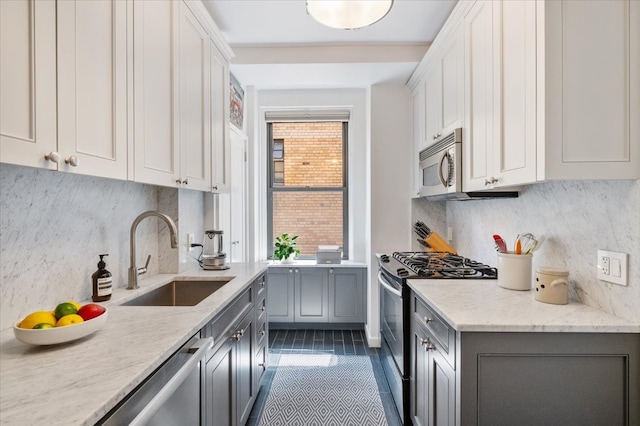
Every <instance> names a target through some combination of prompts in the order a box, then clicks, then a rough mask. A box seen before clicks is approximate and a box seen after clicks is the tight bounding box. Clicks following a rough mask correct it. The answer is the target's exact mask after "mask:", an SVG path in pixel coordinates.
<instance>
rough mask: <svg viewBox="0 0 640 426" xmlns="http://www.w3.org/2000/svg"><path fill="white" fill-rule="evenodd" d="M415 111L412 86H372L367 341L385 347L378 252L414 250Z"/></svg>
mask: <svg viewBox="0 0 640 426" xmlns="http://www.w3.org/2000/svg"><path fill="white" fill-rule="evenodd" d="M411 107H412V104H411V94H410V92H409V89H408V88H407V87H406V86H403V85H374V86H371V89H370V112H371V116H370V121H371V127H370V129H371V130H370V131H371V145H370V149H369V175H370V179H369V182H368V194H369V197H370V202H369V205H370V222H369V224H368V227H369V241H370V244H369V247H368V249H369V250H368V258H367V262H368V263H369V265H370V267H369V290H368V293H369V297H368V299H369V300H368V306H367V337H368V339H369V342H370V343H372V344H376V346H379V344H380V308H379V307H380V298H379V291H378V277H377V276H378V268H377V258H376V253H392V252H394V251H399V250H408V249H409V248H410V247H411V201H410V197H411V189H412V185H411V182H412V170H411V168H410V167H407V165H408V164H410V162H411V156H412V154H413V151H412V144H411V140H412V134H411V129H412V128H413V126H412V124H411V123H412V109H411Z"/></svg>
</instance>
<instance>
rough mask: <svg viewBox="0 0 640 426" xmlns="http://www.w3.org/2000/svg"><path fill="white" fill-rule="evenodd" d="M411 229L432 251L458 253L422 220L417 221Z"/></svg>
mask: <svg viewBox="0 0 640 426" xmlns="http://www.w3.org/2000/svg"><path fill="white" fill-rule="evenodd" d="M413 230H414V231H415V233H416V234H417V235H418V236H419V237H420V238H422V240H423V241H424V242H425V243H426V244H427V245H428V246H429V247H430V248H431V249H432V250H433V251H438V252H446V253H451V254H458V252H457V251H456V250H455V249H454V248H453V247H451V246H450V245H449V244H448V243H447V242H446V241H445V239H444V238H442V237H441V236H440V235H439V234H438V233H436V232H433V231H432V230H431V229H430V228H429V227H428V226H427V225H425V224H424V223H423V222H420V221H417V222H416V223H415V225H414V226H413Z"/></svg>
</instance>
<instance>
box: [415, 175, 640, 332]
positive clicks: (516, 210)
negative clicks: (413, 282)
mask: <svg viewBox="0 0 640 426" xmlns="http://www.w3.org/2000/svg"><path fill="white" fill-rule="evenodd" d="M443 204H444V203H442V202H436V203H431V202H428V201H426V200H424V199H416V200H413V209H412V210H413V217H412V220H413V221H414V222H415V221H416V220H422V221H424V222H425V223H427V224H430V223H433V224H434V225H433V228H434V229H435V230H437V231H438V232H442V233H443V235H446V234H444V232H445V230H446V227H447V226H449V227H451V228H452V230H453V245H454V247H456V249H457V250H458V252H459V253H460V254H462V255H464V256H467V257H470V258H473V259H475V260H479V261H482V262H485V263H488V264H489V265H496V263H497V258H496V252H495V249H494V244H493V239H492V235H493V234H500V235H501V236H502V237H503V238H505V239H506V240H507V242H509V243H513V242H514V241H515V238H516V236H517V235H518V233H521V232H532V233H533V234H534V235H536V236H544V237H545V239H546V240H545V241H544V243H543V244H542V245H541V246H540V248H539V249H538V250H537V251H536V253H535V254H534V257H533V266H534V270H535V267H537V266H556V267H564V268H567V269H568V270H569V271H570V298H571V299H573V300H576V301H580V302H582V303H585V304H587V305H590V306H593V307H596V308H599V309H601V310H603V311H606V312H609V313H611V314H614V315H616V316H619V317H621V318H625V319H628V320H632V321H640V181H637V180H636V181H628V180H624V181H623V180H616V181H558V182H544V183H539V184H536V185H530V186H527V187H526V188H525V189H524V190H523V191H522V192H521V193H520V197H519V198H516V199H497V200H477V201H462V202H459V201H458V202H455V201H449V202H447V203H446V206H445V205H443ZM443 216H446V225H444V224H443V219H442V217H443ZM414 248H415V247H414ZM597 249H605V250H612V251H617V252H623V253H628V254H629V269H628V270H629V285H628V286H626V287H622V286H618V285H615V284H610V283H606V282H602V281H599V280H598V279H597V278H596V264H597V260H596V257H597V256H596V250H597Z"/></svg>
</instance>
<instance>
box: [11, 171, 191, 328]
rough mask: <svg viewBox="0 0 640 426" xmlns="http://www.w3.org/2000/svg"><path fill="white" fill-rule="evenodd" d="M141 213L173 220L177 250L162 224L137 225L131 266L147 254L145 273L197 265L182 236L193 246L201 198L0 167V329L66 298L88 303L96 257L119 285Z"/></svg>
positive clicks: (182, 192)
mask: <svg viewBox="0 0 640 426" xmlns="http://www.w3.org/2000/svg"><path fill="white" fill-rule="evenodd" d="M146 210H160V211H162V212H165V213H167V214H169V216H170V217H171V218H173V219H174V221H175V222H176V226H177V227H178V236H179V243H180V245H179V249H178V250H175V249H171V248H170V246H169V237H168V235H165V234H168V230H167V227H166V225H165V224H164V222H162V221H160V220H157V219H153V218H149V219H145V220H144V221H143V222H141V223H140V225H139V226H138V230H137V232H136V236H137V241H136V242H137V262H138V263H139V265H138V266H140V265H141V264H143V263H144V261H145V260H146V257H147V255H148V254H150V255H151V262H150V265H149V272H148V274H149V275H153V274H156V273H158V272H182V271H184V270H187V269H190V268H192V267H195V266H197V262H196V260H195V257H196V256H197V252H195V251H193V252H190V253H189V252H187V233H194V236H195V237H196V242H198V240H199V239H201V236H202V234H203V219H202V216H203V195H202V193H200V192H196V191H191V190H182V189H181V190H178V189H174V188H162V189H160V188H158V187H155V186H152V185H144V184H139V183H135V182H128V181H118V180H111V179H103V178H96V177H91V176H82V175H75V174H72V173H63V172H52V171H48V170H40V169H33V168H27V167H21V166H14V165H9V164H0V304H1V309H0V329H5V328H9V327H11V325H12V324H13V323H14V322H15V321H17V320H19V319H20V318H21V317H22V316H24V315H25V314H27V313H29V312H31V311H35V310H43V309H52V308H53V307H55V305H56V303H59V302H61V301H64V300H67V299H73V300H78V301H83V300H89V299H90V298H91V275H92V274H93V273H94V272H95V271H96V269H97V266H96V265H97V263H98V260H99V258H98V254H103V253H108V254H109V256H108V257H107V258H105V261H106V263H107V270H109V271H110V272H111V273H112V274H113V284H114V286H116V287H126V286H127V270H128V268H129V251H130V250H129V232H130V229H131V224H132V222H133V220H134V219H135V218H136V216H137V215H139V214H140V213H142V212H144V211H146ZM192 255H193V256H192ZM159 264H160V265H162V267H159Z"/></svg>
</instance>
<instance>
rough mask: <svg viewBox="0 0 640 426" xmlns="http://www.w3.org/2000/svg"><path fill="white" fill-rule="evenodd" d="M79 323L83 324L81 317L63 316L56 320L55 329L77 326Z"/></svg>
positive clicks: (76, 315)
mask: <svg viewBox="0 0 640 426" xmlns="http://www.w3.org/2000/svg"><path fill="white" fill-rule="evenodd" d="M80 322H84V320H83V319H82V317H81V316H80V315H78V314H69V315H65V316H63V317H62V318H60V319H59V320H58V322H57V323H56V327H64V326H65V325H72V324H78V323H80Z"/></svg>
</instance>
